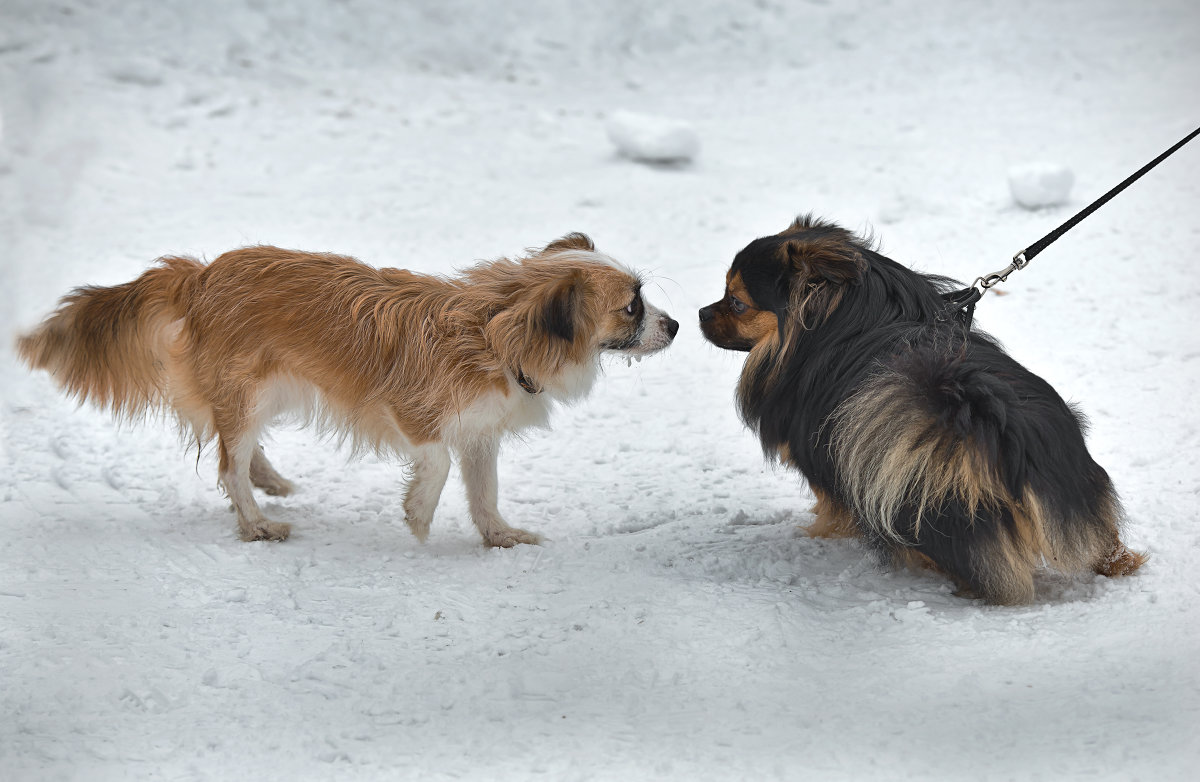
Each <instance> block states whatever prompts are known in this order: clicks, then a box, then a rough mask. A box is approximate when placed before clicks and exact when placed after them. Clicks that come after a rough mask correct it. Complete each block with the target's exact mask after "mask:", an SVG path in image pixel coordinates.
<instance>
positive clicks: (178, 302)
mask: <svg viewBox="0 0 1200 782" xmlns="http://www.w3.org/2000/svg"><path fill="white" fill-rule="evenodd" d="M159 262H160V264H161V265H160V266H157V267H155V268H153V269H150V270H149V271H147V272H145V273H144V274H142V276H140V277H138V278H137V279H136V280H134V281H133V282H128V283H125V284H124V285H115V286H113V287H111V288H98V287H83V288H76V289H75V290H74V291H72V292H71V293H70V294H68V295H67V296H65V297H63V299H62V301H60V302H59V306H58V309H56V310H55V311H54V312H53V313H51V314H50V316H49V317H48V318H46V320H45V321H44V322H43V323H42V324H41V325H40V326H39V327H38V328H37V329H35V330H34V331H33V332H31V333H29V334H25V335H23V336H21V337H20V338H18V340H17V353H18V354H19V355H20V356H21V358H22V359H24V361H25V363H27V364H29V366H30V367H31V368H33V369H44V370H46V371H47V372H49V373H50V374H51V375H52V376H53V377H54V379H55V380H56V381H57V382H58V384H59V386H60V387H61V388H62V389H63V390H64V391H65V392H67V393H68V394H70V395H71V396H73V397H75V398H76V399H78V400H79V401H80V402H91V403H93V404H95V405H97V406H98V407H101V408H103V409H108V410H111V411H112V412H113V413H114V414H115V415H118V416H120V417H122V418H134V417H136V416H138V415H140V414H142V413H144V412H146V411H147V410H149V409H151V408H153V407H157V406H159V405H161V404H162V403H164V402H165V401H167V400H166V398H165V393H166V391H167V389H166V379H167V369H168V367H169V365H170V364H171V363H172V362H171V353H172V347H173V346H174V343H175V342H176V339H177V337H178V335H179V325H178V324H177V323H176V322H177V321H178V320H179V319H180V318H181V317H182V316H183V312H184V309H185V304H184V303H185V302H186V300H187V299H188V297H189V295H190V293H191V292H192V290H193V289H194V288H195V286H196V283H197V282H198V276H199V274H200V272H201V271H202V270H203V269H204V265H203V264H201V263H200V262H199V261H196V260H194V259H191V258H177V257H170V258H162V259H160V261H159Z"/></svg>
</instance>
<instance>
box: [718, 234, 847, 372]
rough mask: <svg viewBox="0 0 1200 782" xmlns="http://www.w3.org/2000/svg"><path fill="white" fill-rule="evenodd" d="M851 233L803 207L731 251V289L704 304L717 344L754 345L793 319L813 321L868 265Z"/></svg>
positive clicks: (811, 323)
mask: <svg viewBox="0 0 1200 782" xmlns="http://www.w3.org/2000/svg"><path fill="white" fill-rule="evenodd" d="M862 250H863V243H862V241H861V240H860V239H858V238H857V237H855V236H854V235H853V234H852V233H850V232H849V231H847V230H845V229H844V228H840V227H838V226H836V225H833V224H832V223H826V222H824V221H822V220H819V219H816V218H814V217H812V216H811V215H802V216H801V217H798V218H796V220H795V221H794V222H793V223H792V224H791V225H790V226H788V228H787V229H786V230H784V231H781V232H780V233H777V234H775V235H774V236H765V237H762V238H760V239H755V240H754V241H753V242H750V244H748V245H746V247H745V248H744V249H743V250H742V251H741V252H739V253H738V254H737V255H736V256H735V257H734V259H733V265H732V266H730V267H729V272H728V273H727V274H726V275H725V295H724V296H723V297H722V298H721V299H720V300H719V301H715V302H713V303H712V304H710V305H708V306H707V307H703V308H701V310H700V330H701V331H702V332H703V333H704V336H705V338H707V339H708V341H709V342H711V343H713V344H714V345H716V346H717V347H721V348H726V349H727V350H753V349H754V348H755V347H757V346H759V345H762V344H765V343H766V342H767V341H769V340H771V339H772V338H774V337H776V335H778V334H779V333H780V331H781V330H783V329H786V328H787V326H788V324H790V323H794V324H797V325H799V326H800V327H801V328H813V327H815V326H816V325H818V324H819V323H820V322H821V321H823V320H824V319H825V318H827V317H828V316H829V315H830V313H832V312H833V310H834V309H836V308H837V306H838V304H839V303H840V302H841V299H842V294H843V292H844V291H845V288H846V286H848V285H853V284H856V283H857V282H858V281H859V280H860V279H861V276H862V273H863V271H864V270H865V268H866V260H865V259H864V257H863V253H862Z"/></svg>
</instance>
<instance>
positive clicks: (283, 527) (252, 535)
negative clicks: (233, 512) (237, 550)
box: [238, 519, 292, 543]
mask: <svg viewBox="0 0 1200 782" xmlns="http://www.w3.org/2000/svg"><path fill="white" fill-rule="evenodd" d="M291 534H292V525H291V524H287V523H285V522H282V521H267V520H266V519H261V520H259V521H256V522H253V523H251V524H247V525H244V526H242V527H240V528H239V529H238V536H239V537H240V538H241V539H242V540H244V541H246V542H247V543H249V542H250V541H254V540H287V539H288V536H289V535H291Z"/></svg>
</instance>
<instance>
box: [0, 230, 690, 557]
mask: <svg viewBox="0 0 1200 782" xmlns="http://www.w3.org/2000/svg"><path fill="white" fill-rule="evenodd" d="M678 328H679V324H678V323H676V322H675V321H674V320H672V319H671V318H669V317H668V316H667V315H666V314H665V313H664V312H662V311H661V310H659V309H656V308H655V307H653V306H651V305H649V304H648V303H646V302H645V301H644V299H643V298H642V294H641V281H640V280H639V278H638V276H637V275H635V274H634V273H632V272H631V271H629V270H628V269H626V268H624V267H623V266H621V265H620V264H618V263H617V262H616V261H614V260H613V259H611V258H609V257H608V256H606V255H603V254H601V253H598V252H596V249H595V247H594V246H593V244H592V242H591V240H590V239H588V238H587V237H586V236H584V235H583V234H570V235H568V236H565V237H563V238H562V239H559V240H558V241H555V242H553V243H552V244H550V245H549V246H547V247H546V248H544V249H543V250H540V251H538V252H535V253H533V254H531V255H530V256H529V257H526V258H522V259H518V260H515V261H512V260H500V261H496V262H494V263H483V264H480V265H478V266H475V267H473V268H471V269H468V270H467V271H465V272H464V273H463V274H462V275H461V276H459V277H457V278H450V279H444V278H440V277H433V276H428V275H422V274H414V273H412V272H408V271H403V270H399V269H375V268H372V267H370V266H366V265H365V264H362V263H360V262H358V261H356V260H354V259H353V258H347V257H345V256H340V255H328V254H321V253H307V252H297V251H292V250H282V249H279V248H277V247H249V248H245V249H242V250H235V251H233V252H229V253H225V254H224V255H222V256H220V257H219V258H217V259H216V260H215V261H213V262H212V263H211V264H209V265H204V264H202V263H200V262H198V261H196V260H194V259H191V258H183V257H167V258H162V259H160V262H159V266H158V267H156V268H153V269H150V270H149V271H147V272H145V273H144V274H143V275H142V276H141V277H139V278H138V279H136V280H134V281H133V282H130V283H126V284H125V285H118V286H114V287H111V288H94V287H89V288H80V289H77V290H75V291H74V292H73V293H72V294H71V295H69V296H67V297H66V298H64V299H63V301H62V302H61V304H60V306H59V308H58V310H57V311H55V312H54V313H53V314H52V315H51V316H50V317H49V318H47V320H46V321H45V322H44V323H43V324H42V325H41V326H40V327H39V328H38V329H37V330H36V331H34V332H33V333H31V334H29V335H27V336H24V337H21V338H20V340H19V341H18V351H19V353H20V355H21V357H22V358H23V359H24V360H25V361H26V362H27V363H28V364H29V365H30V366H32V367H34V368H38V369H45V370H47V371H49V372H50V373H51V374H52V375H53V376H54V378H55V380H57V382H58V383H59V385H60V386H61V387H62V388H63V389H64V390H65V391H66V392H67V393H69V394H70V395H72V396H74V397H76V398H78V399H79V400H80V401H85V400H86V401H90V402H93V403H95V404H97V405H98V406H100V407H102V408H107V409H109V410H111V411H112V412H113V413H114V414H116V415H117V416H119V417H122V418H136V417H140V416H142V415H143V414H144V413H146V412H148V411H151V410H155V409H165V410H169V411H171V412H173V413H174V414H175V415H176V416H177V417H178V418H179V420H180V422H181V424H182V425H183V426H184V427H186V430H188V431H190V432H191V433H192V435H193V436H194V437H195V439H196V441H197V442H198V443H200V444H204V443H207V442H208V441H210V440H211V439H213V438H214V437H215V438H216V440H217V448H218V453H219V458H220V466H219V476H220V482H221V484H222V486H223V487H224V489H225V491H226V493H227V494H228V495H229V498H230V500H231V501H232V502H233V506H234V509H235V510H236V512H237V519H238V531H239V534H240V535H241V537H242V539H243V540H264V539H265V540H283V539H285V538H287V537H288V534H289V532H290V526H289V525H288V524H283V523H277V522H272V521H269V520H268V519H267V518H265V517H264V516H263V513H262V511H261V510H260V509H259V507H258V504H257V503H256V502H255V501H254V496H253V493H252V489H251V486H252V485H253V486H257V487H259V488H261V489H264V490H265V491H266V492H267V493H269V494H277V495H286V494H288V493H289V492H291V490H292V488H293V487H292V484H291V483H290V482H289V481H287V480H285V479H284V478H282V477H281V476H280V475H279V473H277V472H276V471H275V469H274V467H272V465H271V463H270V462H269V461H267V457H266V455H265V454H264V453H263V449H262V447H261V446H260V445H259V435H260V434H261V433H262V432H263V430H264V429H265V428H266V427H267V426H268V425H269V424H270V423H271V422H272V421H273V420H274V419H275V418H276V417H278V416H280V415H281V414H284V413H288V412H291V413H299V414H300V415H301V417H302V419H303V420H305V421H307V422H315V423H317V424H318V425H321V426H323V427H324V428H326V429H327V430H332V431H334V432H336V433H338V434H340V435H342V436H346V437H348V438H350V439H351V440H352V441H353V443H354V445H355V446H356V448H373V449H375V450H377V451H380V452H394V453H397V454H400V455H402V456H404V457H406V458H408V459H410V460H411V462H412V479H411V482H410V484H409V486H408V491H407V494H406V496H405V500H404V512H405V521H406V522H407V523H408V526H409V527H410V528H411V530H412V532H413V534H414V535H416V536H417V537H418V538H419V539H421V540H424V539H425V538H426V536H427V535H428V534H429V525H430V522H431V521H432V519H433V512H434V508H435V507H436V506H437V503H438V499H439V497H440V496H441V492H442V488H443V486H444V485H445V482H446V476H447V474H448V472H449V469H450V453H451V451H452V450H453V451H455V452H456V453H457V454H458V456H459V457H460V460H461V466H462V473H463V480H464V482H465V483H466V486H467V493H468V500H469V505H470V511H471V516H472V519H473V521H474V522H475V525H476V527H477V528H478V529H479V532H480V534H481V535H482V536H483V539H484V541H485V542H486V543H487V544H488V545H492V546H512V545H515V544H517V543H536V542H537V541H538V537H537V536H536V535H534V534H532V533H530V532H526V531H524V530H521V529H516V528H513V527H510V526H509V525H508V524H507V523H506V522H505V521H504V519H503V518H501V516H500V512H499V510H498V509H497V479H496V458H497V454H498V449H499V444H500V441H501V439H502V438H503V437H504V436H505V435H507V434H509V433H511V432H515V431H518V430H521V429H524V428H527V427H531V426H545V425H546V423H547V420H548V417H549V413H550V410H551V407H552V403H553V402H555V401H559V402H565V401H569V400H572V399H576V398H579V397H581V396H583V395H584V394H586V393H587V392H588V390H589V389H590V388H591V386H592V383H593V381H594V380H595V378H596V375H597V371H598V369H599V359H600V356H601V354H602V353H605V352H610V351H615V352H618V353H622V354H625V355H628V356H642V355H647V354H650V353H654V352H656V351H659V350H662V349H663V348H665V347H667V346H668V345H669V344H670V343H671V340H672V339H673V338H674V336H675V333H676V331H677V330H678Z"/></svg>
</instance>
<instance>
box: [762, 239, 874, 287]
mask: <svg viewBox="0 0 1200 782" xmlns="http://www.w3.org/2000/svg"><path fill="white" fill-rule="evenodd" d="M783 254H784V257H785V258H786V259H787V262H788V263H789V264H790V265H791V268H792V270H793V272H795V273H798V274H800V275H802V276H804V277H805V278H806V279H807V280H808V281H809V282H816V283H820V282H831V283H833V284H835V285H846V284H848V283H857V282H859V280H861V279H862V273H863V272H864V271H865V270H866V268H867V261H866V259H865V258H864V257H863V254H862V250H861V249H860V248H859V247H858V246H857V245H856V244H855V243H854V242H853V241H850V240H848V239H847V238H844V237H840V236H797V237H793V238H790V239H788V240H787V241H785V242H784V244H783Z"/></svg>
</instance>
